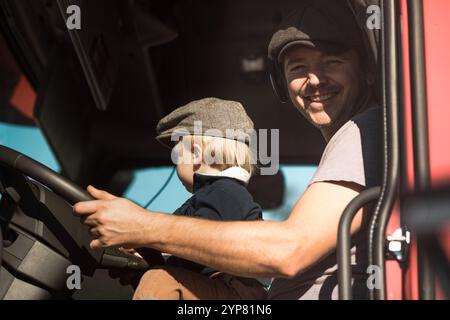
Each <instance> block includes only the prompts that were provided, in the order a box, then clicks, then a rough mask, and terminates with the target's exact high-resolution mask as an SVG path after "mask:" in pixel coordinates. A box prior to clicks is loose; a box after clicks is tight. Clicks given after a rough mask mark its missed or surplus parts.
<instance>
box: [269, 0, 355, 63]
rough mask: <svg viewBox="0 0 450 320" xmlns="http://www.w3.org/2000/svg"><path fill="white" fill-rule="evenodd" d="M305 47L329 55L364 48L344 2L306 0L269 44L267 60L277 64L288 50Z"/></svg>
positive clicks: (287, 19) (353, 19)
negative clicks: (299, 46) (325, 52)
mask: <svg viewBox="0 0 450 320" xmlns="http://www.w3.org/2000/svg"><path fill="white" fill-rule="evenodd" d="M295 45H305V46H309V47H313V48H319V49H323V50H325V51H331V52H334V53H336V52H343V51H346V50H348V49H351V48H355V49H357V48H361V47H363V46H364V44H363V41H362V33H361V30H360V28H359V26H358V24H357V23H356V20H355V17H354V16H353V14H352V12H351V11H350V9H349V7H348V5H347V2H346V1H342V0H314V1H306V2H304V4H303V5H302V6H300V7H299V8H298V9H297V10H296V11H294V12H293V13H292V14H290V15H289V16H287V17H286V19H284V20H283V22H282V23H281V24H280V26H279V31H277V32H276V33H275V34H274V35H273V37H272V40H271V41H270V44H269V48H268V55H269V59H271V60H273V61H274V62H276V63H278V62H281V61H282V59H283V56H284V54H285V53H286V51H287V49H288V48H290V47H292V46H295Z"/></svg>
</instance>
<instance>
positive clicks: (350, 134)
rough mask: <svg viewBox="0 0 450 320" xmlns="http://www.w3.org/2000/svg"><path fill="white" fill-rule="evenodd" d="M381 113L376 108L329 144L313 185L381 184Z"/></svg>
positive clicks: (343, 127) (350, 123) (312, 181)
mask: <svg viewBox="0 0 450 320" xmlns="http://www.w3.org/2000/svg"><path fill="white" fill-rule="evenodd" d="M381 167H382V109H381V108H380V107H377V106H375V105H374V106H373V107H371V108H369V109H367V110H366V111H364V112H362V113H360V114H358V115H357V116H355V117H353V118H352V119H351V120H349V121H348V122H347V123H345V124H344V125H343V126H342V127H341V128H340V129H339V130H338V131H337V132H336V134H335V135H334V136H333V137H332V138H331V140H330V141H329V142H328V144H327V147H326V148H325V151H324V153H323V155H322V159H321V161H320V164H319V166H318V169H317V171H316V174H315V175H314V177H313V179H312V180H311V183H314V182H320V181H345V182H353V183H357V184H359V185H361V186H364V187H371V186H376V185H379V184H380V183H381V181H380V180H381V172H382V171H381Z"/></svg>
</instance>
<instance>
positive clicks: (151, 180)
mask: <svg viewBox="0 0 450 320" xmlns="http://www.w3.org/2000/svg"><path fill="white" fill-rule="evenodd" d="M0 144H2V145H5V146H7V147H10V148H13V149H15V150H17V151H19V152H22V153H24V154H26V155H27V156H29V157H31V158H33V159H35V160H37V161H39V162H41V163H43V164H45V165H47V166H48V167H50V168H52V169H53V170H55V171H59V165H58V163H57V160H56V158H55V156H54V155H53V153H52V151H51V150H50V148H49V146H48V144H47V142H46V141H45V138H44V136H43V135H42V133H41V131H40V130H39V128H33V127H25V126H18V125H11V124H4V123H0ZM315 169H316V167H315V166H303V165H289V166H281V171H282V172H283V174H284V177H285V181H286V188H285V190H286V193H285V197H284V200H283V205H282V206H281V207H280V208H277V209H276V210H270V211H265V212H264V219H266V220H278V221H279V220H284V219H285V218H286V217H287V215H288V214H289V212H290V211H291V209H292V207H293V206H294V204H295V203H296V201H297V200H298V198H299V197H300V195H301V194H302V193H303V192H304V190H305V189H306V187H307V184H308V182H309V180H310V179H311V177H312V175H313V173H314V171H315ZM171 171H172V167H156V168H148V169H144V170H138V171H136V173H135V179H134V180H133V182H132V184H131V185H130V186H129V188H128V190H127V191H126V192H125V197H127V198H129V199H131V200H133V201H135V202H136V203H138V204H140V205H144V204H146V203H147V202H148V201H149V200H150V199H151V198H152V197H153V195H155V194H156V192H158V190H159V189H160V187H161V186H162V185H163V184H164V182H165V181H166V180H167V178H168V176H169V175H170V173H171ZM190 196H191V194H190V193H189V192H188V191H186V189H185V188H184V186H183V185H182V184H181V182H180V181H179V180H178V178H177V176H176V174H175V175H174V176H173V177H172V179H171V181H170V183H169V184H168V186H167V187H166V189H165V190H164V191H163V192H162V193H161V195H160V196H159V197H158V198H157V199H156V200H155V201H154V203H153V204H152V205H151V206H150V207H149V209H151V210H152V211H157V212H165V213H171V212H173V211H175V209H177V208H178V207H179V206H180V205H181V204H183V202H184V201H186V199H188V198H189V197H190Z"/></svg>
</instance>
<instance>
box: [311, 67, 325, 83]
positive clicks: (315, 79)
mask: <svg viewBox="0 0 450 320" xmlns="http://www.w3.org/2000/svg"><path fill="white" fill-rule="evenodd" d="M327 82H328V79H327V76H326V74H325V73H324V72H323V70H315V71H314V72H310V73H309V74H308V83H309V84H310V85H312V86H318V85H320V84H324V83H327Z"/></svg>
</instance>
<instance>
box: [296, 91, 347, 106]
mask: <svg viewBox="0 0 450 320" xmlns="http://www.w3.org/2000/svg"><path fill="white" fill-rule="evenodd" d="M338 93H339V92H330V93H325V94H315V95H307V96H304V99H305V100H307V101H309V102H316V103H320V102H326V101H328V100H331V99H333V98H334V97H335V96H336V95H338Z"/></svg>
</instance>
